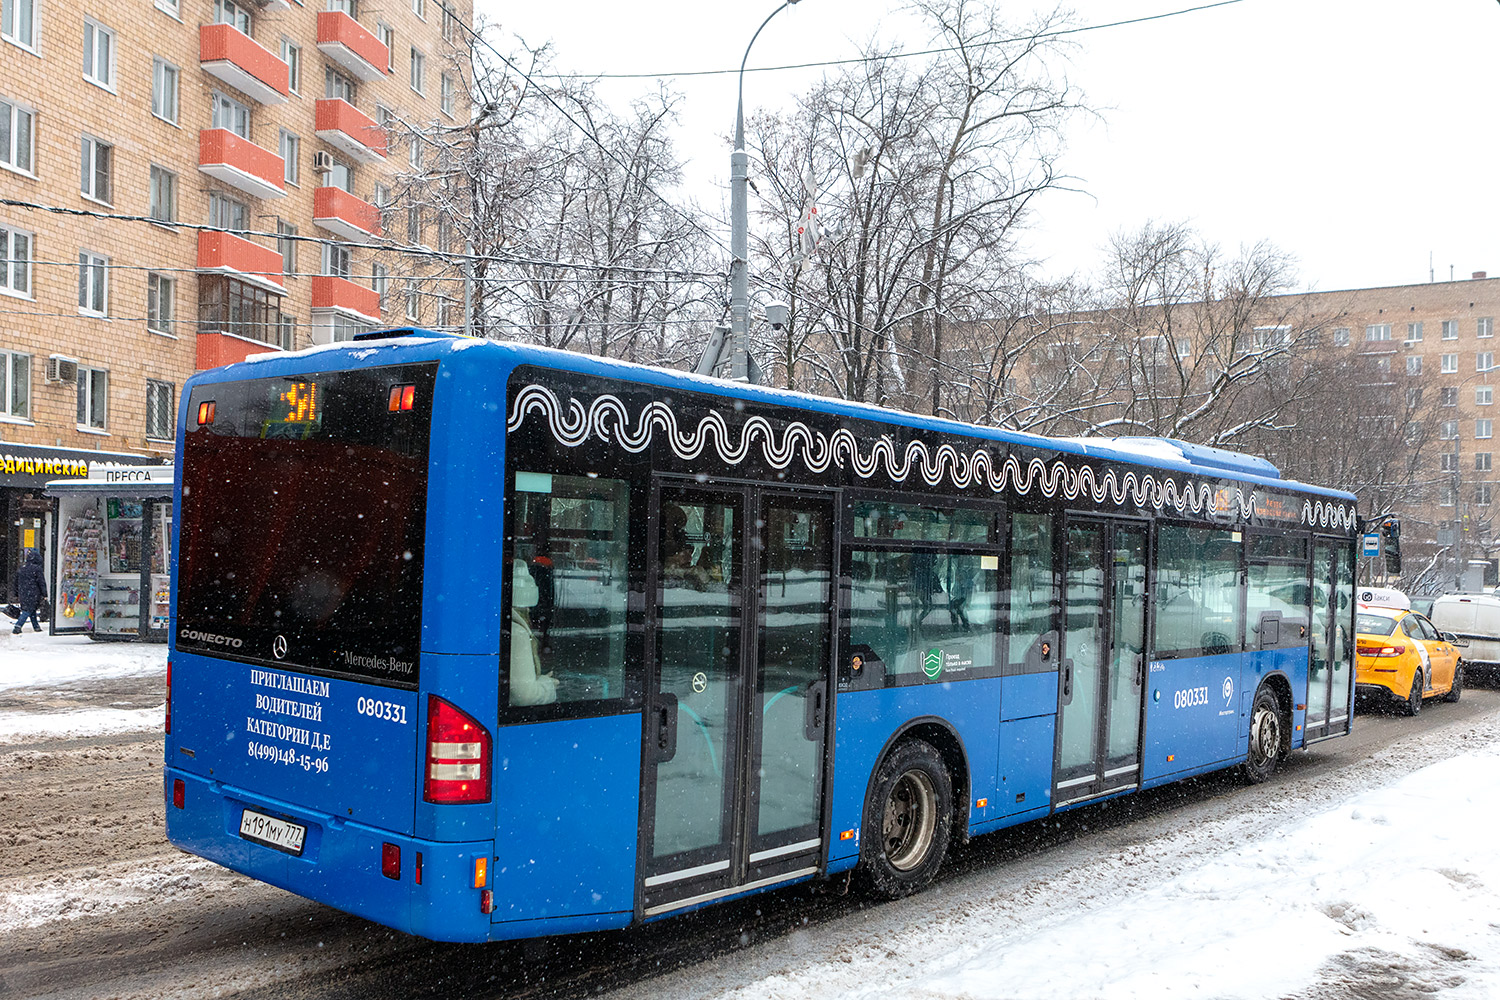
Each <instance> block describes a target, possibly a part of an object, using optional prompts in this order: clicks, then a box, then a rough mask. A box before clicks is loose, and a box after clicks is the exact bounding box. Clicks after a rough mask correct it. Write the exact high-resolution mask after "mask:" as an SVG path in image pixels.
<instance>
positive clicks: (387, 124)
mask: <svg viewBox="0 0 1500 1000" xmlns="http://www.w3.org/2000/svg"><path fill="white" fill-rule="evenodd" d="M375 124H376V125H379V126H380V127H381V128H382V129H384V130H385V137H386V140H387V141H389V140H390V138H391V136H392V135H393V134H394V131H393V129H392V128H391V126H393V125H395V124H396V112H394V111H392V110H391V109H390V108H388V107H386V106H385V105H384V104H377V105H375Z"/></svg>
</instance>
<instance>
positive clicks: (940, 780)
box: [860, 740, 953, 899]
mask: <svg viewBox="0 0 1500 1000" xmlns="http://www.w3.org/2000/svg"><path fill="white" fill-rule="evenodd" d="M952 830H953V781H952V779H951V778H949V776H948V768H947V765H945V764H944V763H943V758H942V755H941V754H939V753H938V752H937V750H935V749H933V747H932V745H931V744H930V743H925V742H923V741H921V740H912V741H911V742H909V743H903V744H901V745H900V746H898V747H897V748H896V749H895V750H894V751H892V752H891V754H890V756H888V757H886V759H885V761H884V763H882V764H881V765H880V770H879V771H877V772H876V774H875V782H874V785H873V787H872V788H871V789H870V800H869V802H867V803H866V804H865V824H864V832H863V845H862V846H863V850H862V854H863V857H862V858H861V860H860V875H861V879H862V881H863V882H864V883H865V887H866V888H867V889H868V890H869V891H870V892H871V893H872V894H874V895H877V896H882V897H884V898H886V899H898V898H900V897H901V896H909V895H911V894H912V893H914V892H917V891H918V890H920V889H924V888H926V887H927V885H928V884H929V883H931V882H932V880H933V879H934V878H935V877H936V876H937V873H938V869H939V868H940V867H942V864H943V857H944V856H945V855H946V854H947V853H948V841H949V838H950V837H951V835H952Z"/></svg>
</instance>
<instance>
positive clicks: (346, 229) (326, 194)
mask: <svg viewBox="0 0 1500 1000" xmlns="http://www.w3.org/2000/svg"><path fill="white" fill-rule="evenodd" d="M313 222H314V223H315V224H316V225H319V226H322V227H323V228H324V229H326V230H328V231H329V232H330V233H334V234H336V235H338V236H342V237H343V238H344V239H346V240H355V241H358V240H364V239H368V238H370V237H371V236H379V235H380V209H378V208H376V207H375V206H374V205H371V204H370V203H369V202H367V201H365V200H363V199H362V198H356V197H355V196H354V195H352V194H350V193H349V192H348V191H345V190H344V189H343V188H336V187H320V188H317V189H315V190H314V191H313Z"/></svg>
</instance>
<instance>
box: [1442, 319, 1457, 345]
mask: <svg viewBox="0 0 1500 1000" xmlns="http://www.w3.org/2000/svg"><path fill="white" fill-rule="evenodd" d="M1443 339H1444V340H1457V339H1458V320H1456V319H1445V320H1443Z"/></svg>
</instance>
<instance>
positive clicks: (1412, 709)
mask: <svg viewBox="0 0 1500 1000" xmlns="http://www.w3.org/2000/svg"><path fill="white" fill-rule="evenodd" d="M1420 711H1422V668H1421V667H1418V668H1417V671H1416V673H1414V674H1412V675H1411V691H1410V692H1409V693H1408V694H1407V695H1406V700H1405V701H1404V702H1402V703H1401V714H1402V715H1416V714H1417V713H1418V712H1420Z"/></svg>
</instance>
